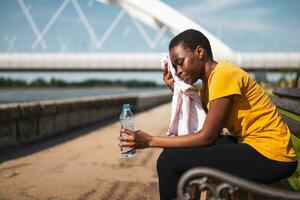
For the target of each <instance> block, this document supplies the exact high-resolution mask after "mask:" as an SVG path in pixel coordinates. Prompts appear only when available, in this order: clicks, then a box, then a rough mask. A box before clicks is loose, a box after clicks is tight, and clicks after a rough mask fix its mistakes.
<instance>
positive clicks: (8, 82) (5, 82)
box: [0, 77, 159, 88]
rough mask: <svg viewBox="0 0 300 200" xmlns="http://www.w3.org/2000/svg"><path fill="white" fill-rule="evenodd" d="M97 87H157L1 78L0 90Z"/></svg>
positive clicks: (119, 82) (150, 84) (144, 83)
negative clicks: (14, 88) (9, 88)
mask: <svg viewBox="0 0 300 200" xmlns="http://www.w3.org/2000/svg"><path fill="white" fill-rule="evenodd" d="M97 86H116V87H119V86H125V87H157V86H159V85H157V84H156V83H155V82H152V81H137V80H128V81H122V80H116V81H111V80H98V79H88V80H85V81H81V82H66V81H64V80H61V79H55V78H52V79H51V80H50V81H46V80H44V79H42V78H37V79H35V80H33V81H32V82H30V83H27V82H26V81H23V80H19V79H10V78H1V77H0V88H1V87H2V88H4V87H5V88H6V87H97Z"/></svg>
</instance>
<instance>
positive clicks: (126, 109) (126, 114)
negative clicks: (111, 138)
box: [120, 104, 136, 158]
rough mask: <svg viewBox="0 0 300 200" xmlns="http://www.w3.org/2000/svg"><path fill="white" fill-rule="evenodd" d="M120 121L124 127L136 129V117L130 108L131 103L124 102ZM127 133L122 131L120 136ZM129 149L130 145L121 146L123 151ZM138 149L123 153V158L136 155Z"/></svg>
mask: <svg viewBox="0 0 300 200" xmlns="http://www.w3.org/2000/svg"><path fill="white" fill-rule="evenodd" d="M120 123H121V127H122V128H126V129H129V130H132V131H134V118H133V113H132V112H131V110H130V104H123V110H122V113H121V115H120ZM124 135H127V134H126V133H121V135H120V136H124ZM126 149H128V147H121V151H123V150H126ZM135 154H136V150H134V151H131V152H129V153H126V154H121V155H122V157H123V158H130V157H133V156H135Z"/></svg>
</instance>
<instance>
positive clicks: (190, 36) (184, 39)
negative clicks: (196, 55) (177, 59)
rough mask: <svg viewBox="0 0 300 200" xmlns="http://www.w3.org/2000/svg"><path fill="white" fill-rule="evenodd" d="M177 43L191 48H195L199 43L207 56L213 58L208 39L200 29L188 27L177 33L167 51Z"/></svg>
mask: <svg viewBox="0 0 300 200" xmlns="http://www.w3.org/2000/svg"><path fill="white" fill-rule="evenodd" d="M179 44H181V45H183V46H184V47H188V48H190V49H192V50H195V49H196V48H197V46H199V45H200V46H201V47H203V49H204V50H205V51H206V52H207V54H208V56H209V57H210V58H213V54H212V51H211V47H210V43H209V40H208V39H207V37H205V35H203V33H201V32H200V31H197V30H194V29H188V30H185V31H183V32H181V33H179V34H178V35H176V36H175V37H174V38H173V39H172V40H171V42H170V44H169V51H170V50H171V49H172V48H173V47H175V46H177V45H179Z"/></svg>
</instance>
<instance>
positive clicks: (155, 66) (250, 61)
mask: <svg viewBox="0 0 300 200" xmlns="http://www.w3.org/2000/svg"><path fill="white" fill-rule="evenodd" d="M98 2H99V3H106V4H112V5H114V6H118V7H120V8H121V11H120V13H119V14H118V16H117V17H116V18H115V19H114V21H113V22H112V23H111V25H110V26H109V27H108V29H107V30H106V32H105V33H104V35H103V36H102V37H101V38H100V40H98V39H97V38H96V34H95V32H94V31H93V29H92V28H91V25H90V24H89V22H88V21H87V19H86V17H85V15H84V13H83V12H82V10H81V8H80V5H79V4H78V2H77V1H76V0H66V1H64V2H63V3H62V5H61V7H60V8H59V9H58V10H57V12H56V13H55V14H54V16H53V17H52V19H51V20H50V22H49V23H48V24H47V26H46V27H45V28H44V29H43V31H41V32H40V31H38V30H37V27H36V25H35V23H34V20H33V19H32V17H31V15H30V11H29V9H28V8H27V7H26V5H25V4H24V2H23V0H18V3H19V5H20V7H21V8H22V11H23V13H24V15H25V16H26V18H27V20H28V21H29V23H30V25H31V27H32V30H33V31H34V32H35V34H36V37H37V38H36V40H35V42H34V43H33V44H32V47H36V46H37V45H41V46H42V48H46V44H45V41H44V39H43V38H44V36H45V34H46V33H47V32H48V31H49V30H50V29H51V26H52V25H53V23H54V22H55V20H56V19H57V18H58V17H59V15H60V13H61V12H62V11H63V9H64V8H65V6H66V5H67V4H72V5H73V7H74V8H75V10H76V12H77V13H78V15H79V17H80V19H81V20H82V22H83V24H84V26H85V27H86V29H87V31H88V33H89V35H90V37H91V39H92V41H93V42H94V45H95V47H96V48H99V47H101V45H102V44H103V43H104V42H105V40H106V39H107V38H108V37H109V35H110V34H111V33H112V31H113V30H114V28H115V27H116V26H117V24H118V23H119V22H120V19H121V18H122V17H123V16H124V13H125V12H126V13H127V14H128V15H129V16H130V17H131V18H132V19H133V22H134V23H135V25H136V27H137V28H138V29H139V31H140V32H141V34H142V36H143V38H144V39H145V41H146V42H147V43H148V44H149V45H150V46H155V45H156V44H157V43H158V42H159V40H160V39H161V37H162V36H163V35H164V34H165V33H166V32H168V33H169V34H171V35H172V36H174V35H176V34H178V33H180V32H181V31H183V30H186V29H189V28H193V29H197V30H199V31H201V32H203V33H204V34H205V35H206V36H207V37H208V38H209V40H210V42H211V46H212V50H213V54H214V58H215V59H216V60H222V59H226V60H229V61H231V62H233V63H235V64H237V65H239V66H241V67H243V68H244V69H246V70H248V71H259V70H263V71H265V70H268V71H284V70H286V71H290V70H296V71H299V70H300V53H298V52H295V53H285V52H282V53H245V52H236V51H233V50H232V49H231V48H230V47H229V46H228V45H226V44H225V43H224V42H222V41H221V40H219V39H218V38H217V37H216V36H214V35H213V34H212V33H210V32H209V31H207V30H206V29H205V28H204V27H202V26H201V25H199V24H197V23H195V22H194V21H193V20H191V19H189V18H187V17H186V16H184V15H183V14H181V13H180V12H178V11H177V10H175V9H174V8H172V7H170V6H168V5H167V4H165V3H164V2H162V1H158V0H151V1H135V0H98ZM138 21H141V22H142V23H144V24H145V25H147V26H149V27H151V28H153V29H154V30H156V31H158V34H157V36H156V38H155V39H154V40H151V39H149V37H148V36H147V34H146V32H145V30H144V29H143V28H142V27H141V26H140V25H139V23H138ZM12 42H13V41H11V43H12ZM163 53H164V52H162V53H1V54H0V71H103V70H104V71H105V70H109V71H114V70H138V71H145V70H146V71H147V70H150V71H157V70H160V59H161V57H162V55H163Z"/></svg>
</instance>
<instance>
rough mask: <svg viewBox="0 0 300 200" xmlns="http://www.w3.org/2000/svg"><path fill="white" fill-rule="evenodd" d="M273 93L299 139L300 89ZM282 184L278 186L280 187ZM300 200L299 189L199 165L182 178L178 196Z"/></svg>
mask: <svg viewBox="0 0 300 200" xmlns="http://www.w3.org/2000/svg"><path fill="white" fill-rule="evenodd" d="M273 94H274V96H271V100H272V102H273V103H274V104H275V105H276V106H277V108H278V110H279V112H280V113H281V115H282V118H283V120H284V121H285V123H286V124H287V126H288V127H289V128H290V130H291V133H292V134H293V135H294V136H296V137H297V138H300V88H285V89H283V88H276V89H274V90H273ZM278 185H279V187H278ZM207 196H209V199H210V200H213V199H215V200H219V199H220V200H221V199H238V200H243V199H272V200H273V199H297V200H299V199H300V192H296V191H292V190H288V189H283V188H282V186H281V185H280V184H278V183H277V184H272V185H264V184H259V183H255V182H252V181H249V180H246V179H243V178H240V177H237V176H234V175H231V174H228V173H225V172H222V171H219V170H216V169H212V168H207V167H197V168H194V169H190V170H189V171H187V172H186V173H184V174H183V176H182V177H181V178H180V180H179V182H178V185H177V198H178V199H180V200H188V199H201V200H203V199H207V198H208V197H207Z"/></svg>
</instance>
